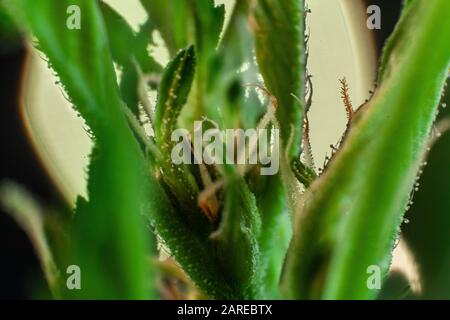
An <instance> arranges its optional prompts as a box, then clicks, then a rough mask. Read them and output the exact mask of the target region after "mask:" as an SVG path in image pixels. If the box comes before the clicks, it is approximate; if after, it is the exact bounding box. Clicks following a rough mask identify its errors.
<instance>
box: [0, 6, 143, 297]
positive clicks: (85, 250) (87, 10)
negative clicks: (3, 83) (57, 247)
mask: <svg viewBox="0 0 450 320" xmlns="http://www.w3.org/2000/svg"><path fill="white" fill-rule="evenodd" d="M4 2H5V3H6V5H7V6H8V8H10V10H11V12H13V16H15V17H16V18H17V19H18V21H19V22H20V23H22V24H24V25H26V26H27V27H28V28H29V29H30V30H31V31H32V32H33V34H34V36H35V37H36V38H37V39H38V41H39V49H40V50H42V51H43V52H44V53H45V54H46V56H47V57H48V58H49V61H50V64H51V66H52V68H53V69H54V70H55V71H56V73H57V74H58V75H59V77H60V79H61V82H62V83H63V85H64V86H65V89H66V91H67V93H68V94H69V97H70V99H71V101H72V102H73V103H74V104H75V106H76V109H77V110H78V111H79V112H80V114H81V115H82V116H83V118H84V119H85V120H86V123H87V124H88V125H89V127H90V128H91V130H92V133H93V134H94V136H95V144H96V147H95V149H94V151H93V153H92V156H91V165H90V169H89V174H90V177H89V182H88V197H89V199H88V202H85V201H79V203H80V205H79V207H78V208H77V210H76V216H75V218H74V225H73V228H72V232H71V236H72V247H71V249H70V250H68V260H67V263H68V264H75V265H78V266H80V268H81V272H82V290H80V291H77V293H75V294H74V297H76V298H101V299H142V298H149V297H150V291H151V290H150V286H151V284H150V283H151V282H150V277H149V274H148V273H149V266H148V265H147V263H146V255H147V252H148V240H147V239H146V235H145V224H144V223H143V221H142V217H141V214H142V208H141V204H142V203H143V199H145V198H144V196H145V195H146V190H147V189H146V185H147V184H146V183H147V181H146V179H145V176H146V174H145V173H146V172H145V164H144V161H143V158H142V156H141V154H140V151H139V146H138V144H137V142H136V141H135V140H134V136H133V134H132V132H131V130H130V128H129V127H128V124H127V122H126V119H125V117H124V115H123V114H122V102H121V100H120V97H119V91H118V88H117V83H116V77H115V73H114V68H113V63H112V58H111V55H110V48H109V45H108V39H107V36H106V29H105V25H104V23H103V19H102V15H101V12H100V8H99V6H98V3H97V2H96V1H91V0H78V1H75V2H74V1H69V0H59V1H52V0H45V1H44V0H42V1H34V0H13V1H12V0H11V1H9V0H6V1H4ZM74 3H75V4H76V5H77V6H78V7H79V9H80V13H81V29H80V30H78V29H74V30H70V29H68V28H67V27H66V19H67V18H68V14H67V9H68V7H69V6H71V5H73V4H74ZM44 22H45V23H44ZM66 267H67V266H62V268H61V269H63V270H65V269H66ZM71 296H72V295H71Z"/></svg>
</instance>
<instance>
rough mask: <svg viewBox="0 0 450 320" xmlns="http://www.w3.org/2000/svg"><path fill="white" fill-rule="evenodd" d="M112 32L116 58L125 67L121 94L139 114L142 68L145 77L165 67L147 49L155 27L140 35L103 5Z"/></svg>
mask: <svg viewBox="0 0 450 320" xmlns="http://www.w3.org/2000/svg"><path fill="white" fill-rule="evenodd" d="M100 7H101V9H102V14H103V18H104V20H105V24H106V30H107V31H108V39H109V43H110V47H111V53H112V57H113V59H114V61H115V62H117V63H118V64H119V65H120V66H121V67H122V79H121V82H120V89H121V95H122V99H123V100H124V102H125V103H126V104H127V106H128V107H129V108H130V109H131V110H132V111H133V112H134V113H135V114H137V110H138V103H139V95H138V88H139V81H140V80H141V79H140V75H139V74H138V69H139V70H140V71H141V72H142V73H145V74H150V73H159V72H161V71H162V70H161V66H160V65H159V64H158V63H157V62H156V61H155V60H154V59H153V58H152V57H151V56H150V55H149V53H148V51H147V47H148V45H149V43H150V40H151V35H152V27H151V24H150V23H149V22H147V23H146V24H144V25H143V26H142V27H141V30H140V31H139V33H138V34H135V32H134V31H133V29H132V28H131V27H130V26H129V25H128V23H127V22H126V21H125V19H124V18H123V17H122V16H121V15H120V14H119V13H118V12H116V11H115V10H114V9H112V8H111V7H110V6H109V5H107V4H106V3H104V2H102V3H101V4H100Z"/></svg>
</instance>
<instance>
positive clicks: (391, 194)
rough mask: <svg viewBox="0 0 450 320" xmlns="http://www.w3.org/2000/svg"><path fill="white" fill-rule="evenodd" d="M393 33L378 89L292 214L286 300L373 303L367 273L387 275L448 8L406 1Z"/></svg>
mask: <svg viewBox="0 0 450 320" xmlns="http://www.w3.org/2000/svg"><path fill="white" fill-rule="evenodd" d="M399 29H400V30H403V32H402V33H401V36H394V37H395V40H394V42H391V44H390V45H391V46H393V47H392V49H391V54H390V55H389V58H388V60H387V64H386V65H385V71H384V75H383V77H382V82H381V85H380V87H379V88H378V90H377V92H376V94H375V95H374V97H373V98H372V100H371V101H370V102H369V104H368V105H367V106H366V107H364V108H363V109H362V110H361V111H359V112H358V114H357V116H356V118H354V120H353V123H352V125H351V130H350V133H349V136H348V137H347V140H346V141H345V143H344V145H343V146H342V149H341V150H340V151H339V152H338V154H337V155H336V157H335V158H334V159H333V161H332V163H331V164H330V166H329V167H328V169H327V171H326V172H325V174H324V175H322V176H321V178H319V179H318V180H316V181H315V182H314V183H313V185H312V186H311V187H310V189H309V190H308V191H307V194H306V195H305V197H304V199H303V201H302V202H301V203H300V204H299V206H298V212H297V217H296V222H295V231H294V232H295V235H294V240H293V242H292V244H291V247H290V249H289V254H288V258H287V262H286V265H285V270H284V275H283V289H284V292H285V294H286V296H287V297H289V298H319V297H320V298H325V299H368V298H374V297H375V296H376V295H377V292H376V290H369V289H368V287H367V284H366V282H367V279H368V276H369V274H367V268H368V267H369V266H371V265H376V266H379V267H380V269H381V271H382V274H383V275H385V274H386V273H387V271H388V268H389V264H390V259H391V250H392V248H393V245H394V242H395V239H396V237H397V233H398V230H399V226H400V223H401V221H402V218H403V213H404V211H405V207H406V205H407V203H408V200H409V193H410V191H411V190H412V188H413V185H414V180H415V176H416V173H417V171H418V168H419V164H420V162H421V157H422V155H423V152H424V150H425V147H426V143H427V140H428V135H429V132H430V129H431V126H432V123H433V121H434V118H435V113H436V110H437V106H438V102H439V99H440V93H441V90H442V87H443V84H444V81H445V78H446V76H447V70H448V67H449V63H450V43H449V41H448V39H449V38H450V2H448V1H446V0H434V1H414V2H412V3H411V4H410V7H409V9H408V10H407V12H406V13H405V15H404V16H403V18H402V20H401V22H400V26H399ZM394 44H395V45H394ZM430 48H433V50H430ZM417 79H420V80H421V81H420V82H418V81H417Z"/></svg>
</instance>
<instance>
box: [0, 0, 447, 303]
mask: <svg viewBox="0 0 450 320" xmlns="http://www.w3.org/2000/svg"><path fill="white" fill-rule="evenodd" d="M141 3H142V6H143V7H144V8H145V10H146V11H147V13H148V20H147V22H145V23H144V24H143V25H141V27H140V29H139V30H138V31H135V30H133V28H132V27H131V26H129V25H128V24H127V22H126V20H125V19H124V18H123V17H122V16H121V15H120V13H119V12H116V11H115V10H113V9H112V8H111V7H109V6H108V5H107V4H105V3H103V2H101V1H93V0H71V1H69V0H57V1H56V0H53V1H52V0H40V1H36V0H2V2H1V4H2V5H3V7H4V8H6V9H7V12H8V13H9V14H10V15H11V16H12V17H14V19H15V21H16V23H17V26H19V27H20V28H22V29H23V30H24V31H28V32H30V33H29V34H30V35H32V36H33V38H32V39H33V40H34V42H35V45H36V47H37V48H38V49H39V50H40V51H41V52H42V54H43V56H45V58H46V59H48V63H49V67H50V68H51V69H52V70H53V71H54V72H55V73H56V74H57V75H58V77H59V79H60V82H61V85H62V86H63V89H64V92H65V94H66V95H67V98H68V99H69V100H70V102H71V103H72V104H73V106H74V108H75V110H76V111H77V112H78V113H79V114H80V116H81V117H82V118H83V119H84V120H85V123H86V126H87V127H88V128H89V134H90V136H91V138H92V140H93V143H94V147H93V149H92V153H91V155H90V165H89V167H88V168H87V170H86V171H87V176H88V196H87V197H86V198H83V197H79V199H78V201H77V203H76V208H75V209H74V210H73V213H72V214H71V215H70V216H68V217H66V216H63V215H61V217H60V218H59V224H60V226H61V227H62V230H63V232H60V233H55V232H54V230H53V231H52V230H51V229H49V228H45V227H44V226H45V223H44V222H42V221H41V220H40V219H44V218H45V215H39V214H37V213H36V210H29V211H30V212H31V213H29V214H22V215H20V214H18V216H19V218H20V219H19V220H21V221H22V223H23V224H24V225H27V226H28V228H27V230H28V231H29V233H31V234H33V235H34V237H33V239H34V240H36V239H37V243H38V244H37V245H36V247H37V249H38V250H37V251H38V252H39V253H40V254H41V258H42V259H41V261H42V265H43V268H44V271H45V275H46V277H47V279H48V280H49V286H50V288H51V290H52V292H53V294H54V296H55V298H59V297H63V298H83V299H86V298H87V299H91V298H112V299H117V298H125V299H149V298H160V297H168V296H170V293H171V294H172V295H171V297H173V296H174V295H175V296H181V297H192V296H193V295H195V297H197V298H211V299H283V298H285V299H374V298H377V297H378V296H379V290H378V289H379V288H374V287H373V286H371V285H370V279H369V278H370V276H372V273H371V272H372V271H371V270H379V272H380V275H381V278H383V279H387V280H386V281H385V283H386V284H389V283H390V279H391V277H387V276H388V271H389V269H390V264H391V259H392V252H393V249H394V247H395V245H396V242H397V240H398V238H399V231H400V227H401V225H402V223H403V221H404V214H405V212H407V211H408V210H410V211H416V212H418V211H421V210H423V209H424V208H427V207H428V206H430V207H429V211H428V215H436V216H435V217H436V220H432V221H439V219H441V221H446V223H444V222H442V223H440V222H437V223H436V222H435V223H434V225H436V224H437V227H436V228H440V229H439V230H440V231H439V232H437V233H436V235H435V236H434V237H433V230H434V229H432V227H431V226H430V225H426V224H425V222H424V224H425V225H423V224H420V223H419V224H417V223H412V224H411V229H408V230H407V232H406V238H407V239H416V238H415V237H414V235H415V234H417V235H419V236H418V238H417V239H422V240H420V241H422V242H420V243H416V246H418V247H419V252H420V248H421V247H420V245H421V244H423V242H426V241H429V242H430V241H431V243H435V244H436V246H441V247H442V248H440V249H439V250H440V252H441V253H442V256H441V258H442V260H440V261H439V259H438V260H436V259H434V258H433V259H431V258H429V257H430V254H429V253H427V252H424V250H422V251H421V255H420V258H421V259H423V260H426V261H428V262H430V263H428V264H425V266H424V268H423V269H422V270H421V271H423V272H424V273H423V275H422V276H423V279H424V281H425V287H424V288H423V290H424V292H425V296H426V295H427V294H429V296H433V295H434V296H436V295H438V296H439V294H438V293H436V292H437V291H436V290H440V289H439V286H438V285H437V284H436V282H435V281H436V280H438V279H440V280H438V281H447V283H448V271H446V272H445V271H440V272H441V273H440V276H439V277H441V278H439V277H438V275H437V274H438V272H437V271H436V270H439V268H442V266H445V265H447V267H448V263H449V260H448V259H449V257H450V255H449V251H448V250H449V247H448V243H449V238H448V234H449V232H448V221H449V219H450V215H449V213H450V212H449V208H450V206H449V203H448V201H449V200H448V199H449V198H448V192H449V190H450V186H449V181H450V180H449V176H448V173H449V171H448V164H449V161H450V160H449V154H448V150H450V145H449V139H448V138H449V136H448V135H447V136H446V139H443V140H440V141H439V142H437V145H436V146H437V147H439V148H438V149H433V150H436V151H432V152H431V157H432V160H433V163H432V164H431V165H432V166H429V167H427V169H425V170H428V169H429V171H427V173H426V175H427V176H426V177H425V178H424V179H426V181H425V182H424V184H425V185H424V186H423V188H421V189H426V190H424V191H422V190H421V193H420V194H421V196H420V197H419V199H418V202H416V203H415V204H413V205H412V204H411V195H412V194H413V193H414V190H415V189H416V188H417V182H418V180H417V179H418V176H419V173H420V172H421V171H422V170H423V168H422V167H423V163H424V161H425V160H424V159H425V157H426V155H427V154H428V152H427V150H428V149H429V148H431V142H430V139H431V138H430V137H431V136H430V133H431V132H432V128H433V126H434V124H435V121H436V117H437V112H438V110H439V104H440V103H441V99H443V98H444V95H443V90H444V85H445V82H446V79H447V77H448V70H449V65H450V42H449V39H450V2H449V1H448V0H426V1H425V0H410V1H405V3H404V8H403V12H402V15H401V18H400V20H399V22H398V25H397V26H396V29H395V31H394V32H393V34H392V36H391V37H390V39H389V40H388V41H387V43H386V45H385V48H384V50H383V55H382V58H381V60H380V69H379V74H378V78H377V81H376V86H375V89H374V93H373V95H372V96H371V97H370V99H369V100H368V101H367V102H366V103H365V104H364V105H362V106H359V107H358V108H354V106H352V104H351V101H350V97H349V90H351V88H349V86H348V84H347V82H346V81H345V79H341V84H342V88H341V90H342V96H343V105H344V107H345V108H346V110H347V115H348V125H347V130H346V131H345V133H344V135H343V136H342V139H341V142H340V143H339V145H338V146H336V147H335V148H334V152H333V156H332V157H331V159H329V161H327V163H326V164H325V166H324V167H323V168H320V169H318V168H316V167H315V166H314V162H313V159H312V157H311V149H310V147H311V146H310V142H309V129H308V127H309V123H308V117H307V114H308V111H309V108H310V106H311V101H312V99H313V87H312V81H311V77H312V75H311V74H310V73H309V72H308V68H307V66H308V64H307V62H308V52H309V51H308V37H309V35H308V32H307V30H306V28H305V19H307V15H308V14H309V11H308V9H307V8H305V5H304V3H303V1H301V0H239V1H237V2H236V5H235V6H234V8H233V10H232V13H231V16H230V19H229V22H228V23H226V24H225V23H224V22H225V9H224V7H223V6H216V5H215V3H214V1H213V0H172V1H164V0H141ZM77 12H78V13H79V15H80V17H81V18H80V21H78V24H79V25H77V22H76V21H68V15H67V13H77ZM155 32H156V33H157V34H159V35H160V36H161V38H162V39H163V40H164V43H165V47H166V48H167V51H168V54H169V56H170V62H169V63H168V64H167V65H166V66H161V65H160V64H159V63H158V62H157V61H155V59H154V56H153V55H151V54H150V53H149V51H148V48H149V46H154V45H155V43H154V41H155V37H154V35H155ZM311 36H314V35H311ZM335 89H336V88H330V90H335ZM150 91H156V92H157V99H156V102H154V101H152V100H151V99H150V98H149V92H150ZM194 123H196V126H194ZM441 124H442V123H441ZM444 124H445V123H444ZM438 127H439V126H438ZM439 128H441V129H442V125H441V127H439ZM179 129H184V130H182V131H177V130H179ZM227 129H243V130H244V129H245V130H248V129H255V131H256V132H257V137H256V139H253V140H252V139H246V138H245V137H244V138H243V140H244V142H248V143H247V145H246V147H245V148H244V151H243V152H240V150H239V148H238V147H236V145H234V144H233V143H234V142H236V141H235V140H239V139H237V138H236V137H233V138H232V139H231V140H227V141H222V142H223V143H224V145H225V147H228V145H230V144H233V145H232V147H230V148H229V151H230V150H231V151H233V152H234V151H235V154H234V155H233V156H232V159H231V160H235V159H236V158H239V157H241V160H242V159H243V160H244V161H243V162H242V163H240V162H238V164H235V162H233V161H220V160H223V157H225V156H224V155H223V154H220V153H219V154H213V153H211V157H212V158H213V159H212V160H214V161H206V160H205V161H202V160H201V159H199V158H198V157H199V156H200V157H202V153H199V152H198V151H196V147H198V141H196V139H195V137H196V134H197V133H198V131H199V130H200V131H201V130H203V131H205V132H206V131H207V130H212V132H217V131H221V130H227ZM263 129H264V130H266V131H267V132H268V134H266V135H265V136H263V135H260V134H259V132H260V130H263ZM174 132H181V134H180V136H178V138H179V139H180V140H182V141H183V144H181V145H180V144H178V140H177V139H174ZM214 137H215V138H216V139H219V138H220V136H219V135H214ZM247 138H248V137H247ZM278 138H279V139H278ZM211 139H212V138H211ZM247 140H251V141H247ZM211 141H212V140H211ZM241 142H242V141H241ZM262 142H265V144H264V143H262ZM432 142H435V141H432ZM201 144H202V142H200V147H202V145H201ZM236 144H238V142H237V143H236ZM264 145H265V151H266V153H267V154H268V156H270V157H271V158H272V159H274V157H276V158H277V161H279V171H277V172H275V173H276V174H262V173H263V170H264V169H267V165H266V164H264V163H251V161H246V160H249V159H251V158H252V156H254V155H255V154H256V153H257V152H260V151H261V150H262V149H264ZM437 147H436V148H437ZM178 148H179V149H178ZM177 150H178V151H185V152H183V157H184V158H183V159H185V158H188V159H191V160H192V159H193V160H192V161H178V162H177V161H174V154H177V153H178V151H177ZM186 150H188V151H187V152H186ZM176 151H177V152H176ZM241 151H242V150H241ZM262 151H264V150H262ZM210 160H211V159H210ZM227 160H229V159H227ZM445 161H446V162H445ZM439 165H441V166H440V167H439ZM445 165H447V171H445V172H446V173H445V174H446V175H445V179H443V176H442V175H440V172H442V170H444V169H445ZM433 166H435V168H434V167H433ZM442 166H444V169H443V168H442ZM433 168H434V169H433ZM433 175H434V176H435V177H436V176H437V179H438V181H441V182H440V183H438V185H433V181H436V180H433V179H432V177H431V178H430V176H433ZM430 181H431V182H430ZM5 190H6V191H4V193H8V192H9V198H8V199H9V201H6V202H9V204H10V207H12V208H13V209H14V207H15V206H14V196H18V194H20V191H19V190H16V189H14V188H12V187H9V188H6V189H5ZM8 190H9V191H8ZM445 194H447V196H445ZM16 202H17V201H16ZM30 206H31V207H33V205H32V204H30ZM411 206H412V207H411ZM33 212H34V213H33ZM444 213H445V214H444ZM414 214H415V213H414ZM411 215H412V214H411ZM428 215H427V216H423V215H422V216H420V215H419V214H418V216H420V217H421V218H418V219H419V220H420V219H422V220H423V221H426V220H427V219H431V218H430V217H429V216H428ZM31 217H33V219H35V220H32V221H31V220H30V218H31ZM411 220H412V222H414V221H413V220H414V218H413V217H411ZM33 221H34V222H33ZM444 225H445V226H444ZM445 228H446V229H445ZM425 229H427V230H428V233H427V234H428V235H427V236H425V235H424V234H425V233H423V232H422V231H423V230H425ZM436 230H438V229H436ZM445 230H447V232H445ZM420 237H422V238H420ZM430 237H431V238H430ZM412 242H413V243H414V240H412ZM413 246H414V245H413ZM422 248H423V246H422ZM427 259H428V260H427ZM445 259H447V260H445ZM69 266H71V267H74V266H76V267H78V268H79V270H80V271H81V288H79V290H70V289H71V288H70V283H69V282H70V281H69V279H68V280H67V281H66V279H67V277H68V275H67V273H66V272H69V273H70V270H71V269H70V268H68V267H69ZM433 273H434V276H436V277H433ZM445 277H446V278H445ZM174 279H175V280H176V281H174ZM444 279H445V280H444ZM72 289H73V288H72ZM433 290H434V291H433ZM433 292H434V293H433ZM443 292H444V291H442V290H441V293H440V297H442V296H443V295H448V294H449V292H448V290H447V291H446V293H443ZM406 294H407V295H409V294H410V293H406ZM398 297H400V296H398ZM447 297H449V296H447Z"/></svg>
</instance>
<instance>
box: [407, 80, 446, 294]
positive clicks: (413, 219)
mask: <svg viewBox="0 0 450 320" xmlns="http://www.w3.org/2000/svg"><path fill="white" fill-rule="evenodd" d="M449 83H450V81H449V80H447V95H446V96H445V97H444V99H443V101H442V103H446V104H447V107H446V109H444V110H442V111H441V115H442V117H441V119H442V120H443V121H447V122H448V121H450V109H449V106H450V87H449ZM438 123H439V122H438ZM426 161H427V165H426V166H425V167H424V168H423V175H422V176H421V178H420V180H419V181H418V182H419V184H420V185H419V187H418V188H419V190H418V191H416V192H415V194H414V198H413V201H414V204H413V205H412V207H411V209H410V211H408V213H407V216H408V219H409V220H410V223H409V224H406V225H404V226H403V228H402V229H403V236H404V238H405V241H406V242H407V243H408V247H409V248H410V249H411V252H412V254H413V256H414V257H415V262H416V263H417V265H418V269H419V272H420V280H421V285H422V291H421V292H420V293H419V297H420V298H422V299H448V298H449V297H450V276H449V274H448V268H447V267H448V266H449V265H450V248H449V246H448V244H449V243H450V197H449V194H450V169H449V163H450V132H448V131H447V132H445V133H443V134H442V136H441V137H440V138H439V140H438V141H437V142H436V144H435V145H434V146H433V147H432V150H431V152H430V154H429V155H428V157H427V160H426Z"/></svg>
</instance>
